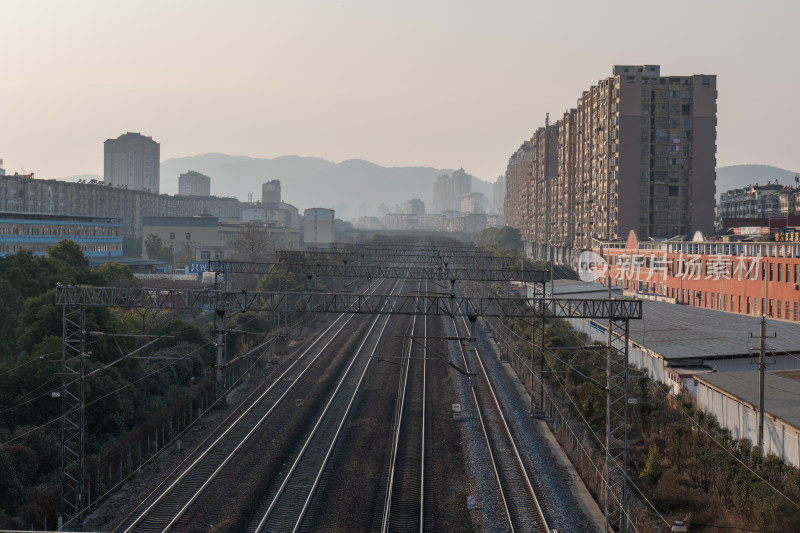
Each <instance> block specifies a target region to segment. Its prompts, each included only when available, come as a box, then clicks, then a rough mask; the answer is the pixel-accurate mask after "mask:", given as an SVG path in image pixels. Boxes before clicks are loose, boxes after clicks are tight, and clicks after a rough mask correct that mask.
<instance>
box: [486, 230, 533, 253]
mask: <svg viewBox="0 0 800 533" xmlns="http://www.w3.org/2000/svg"><path fill="white" fill-rule="evenodd" d="M475 241H476V242H477V243H478V245H479V246H486V247H490V248H504V249H508V250H516V251H518V252H521V251H522V237H521V236H520V233H519V230H518V229H516V228H512V227H510V226H504V227H502V228H486V229H485V230H482V231H480V232H478V234H477V235H476V236H475Z"/></svg>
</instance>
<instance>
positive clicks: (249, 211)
mask: <svg viewBox="0 0 800 533" xmlns="http://www.w3.org/2000/svg"><path fill="white" fill-rule="evenodd" d="M241 220H242V222H263V221H266V220H267V212H266V211H265V210H264V208H262V207H245V208H244V209H242V217H241Z"/></svg>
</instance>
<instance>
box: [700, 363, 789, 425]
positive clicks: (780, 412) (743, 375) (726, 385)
mask: <svg viewBox="0 0 800 533" xmlns="http://www.w3.org/2000/svg"><path fill="white" fill-rule="evenodd" d="M793 374H799V373H798V372H797V371H794V372H780V371H776V372H766V373H765V375H764V386H765V389H766V390H767V391H769V394H767V395H766V396H765V400H764V412H765V413H769V414H771V415H773V416H775V417H776V418H780V419H781V420H783V421H784V422H786V423H788V424H790V425H791V426H793V427H795V428H800V409H798V408H797V406H798V405H800V375H798V376H797V377H795V378H794V379H793ZM695 379H697V381H698V382H701V383H703V384H705V385H707V386H709V387H712V388H714V389H716V390H719V391H721V392H722V393H723V394H727V395H728V396H733V397H735V398H737V399H739V400H741V401H742V402H744V403H747V404H749V405H750V407H751V408H752V409H753V410H757V409H758V371H756V370H748V371H742V372H711V373H708V374H702V375H698V376H695Z"/></svg>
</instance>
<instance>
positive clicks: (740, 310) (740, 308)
mask: <svg viewBox="0 0 800 533" xmlns="http://www.w3.org/2000/svg"><path fill="white" fill-rule="evenodd" d="M731 307H733V305H731ZM738 312H739V313H741V312H742V297H741V296H739V311H738Z"/></svg>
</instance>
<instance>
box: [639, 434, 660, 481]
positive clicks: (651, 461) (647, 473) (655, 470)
mask: <svg viewBox="0 0 800 533" xmlns="http://www.w3.org/2000/svg"><path fill="white" fill-rule="evenodd" d="M663 473H664V471H663V470H661V454H660V453H658V446H656V445H655V444H653V445H652V446H650V452H649V453H648V454H647V462H645V464H644V468H641V469H639V477H640V478H641V479H642V481H644V483H645V485H647V486H648V487H651V488H652V487H655V486H656V484H657V483H658V480H659V479H661V475H662V474H663Z"/></svg>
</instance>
